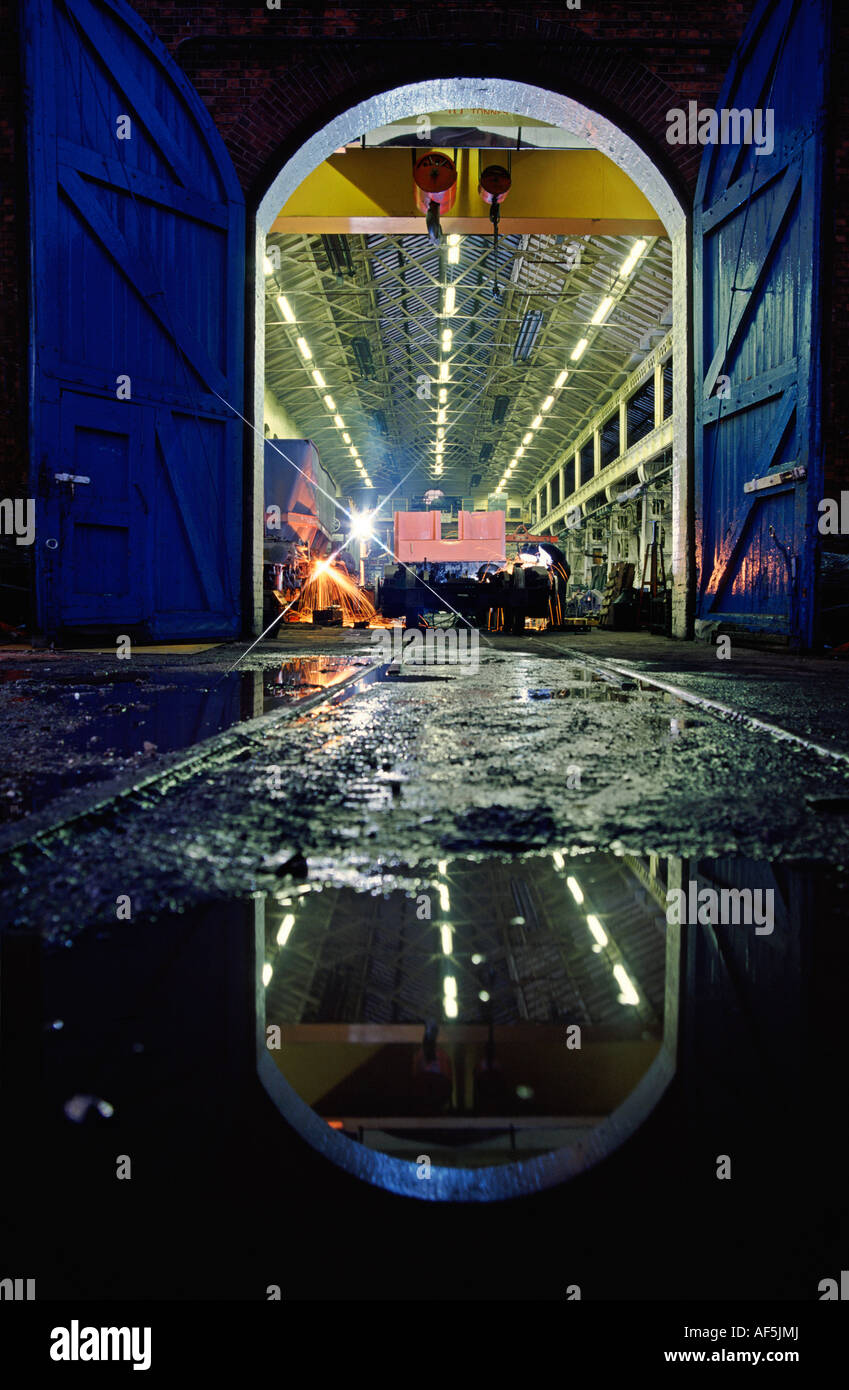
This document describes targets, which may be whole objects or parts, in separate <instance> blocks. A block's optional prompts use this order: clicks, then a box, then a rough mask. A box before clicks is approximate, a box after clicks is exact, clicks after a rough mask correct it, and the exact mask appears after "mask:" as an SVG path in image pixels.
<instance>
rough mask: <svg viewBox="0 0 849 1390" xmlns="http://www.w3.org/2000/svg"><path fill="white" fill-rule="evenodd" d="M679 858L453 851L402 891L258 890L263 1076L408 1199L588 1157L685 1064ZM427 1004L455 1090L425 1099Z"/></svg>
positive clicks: (355, 1168)
mask: <svg viewBox="0 0 849 1390" xmlns="http://www.w3.org/2000/svg"><path fill="white" fill-rule="evenodd" d="M677 865H680V861H675V860H672V861H670V876H671V875H673V874H674V872H675V868H676V866H677ZM665 868H666V865H665V862H664V861H658V860H656V859H654V858H652V859H645V860H637V859H634V858H631V857H629V856H617V855H613V854H604V855H599V854H596V855H582V856H580V857H578V858H575V859H565V858H564V857H563V856H562V855H561V854H559V853H554V854H548V855H530V856H525V857H523V858H518V859H514V860H507V859H505V858H503V857H502V858H499V859H494V858H490V859H483V858H477V859H475V860H472V859H453V860H452V861H450V863H448V862H446V861H441V862H440V864H439V865H438V867H437V868H436V869H435V870H434V873H433V875H432V876H429V878H428V880H427V881H425V882H420V883H418V884H417V885H416V886H415V888H414V889H411V888H410V887H409V885H408V891H407V892H406V893H405V892H404V891H403V889H402V888H396V889H395V890H394V891H392V892H390V893H388V894H386V895H382V896H381V895H374V894H373V893H369V892H367V891H362V892H355V891H354V890H353V889H351V888H341V889H337V888H332V887H324V888H323V890H322V891H318V892H317V891H316V888H315V886H310V885H303V887H302V889H301V891H300V893H299V892H290V893H280V894H278V895H276V896H275V897H272V898H268V899H264V900H263V899H260V900H257V917H256V959H257V987H256V993H257V1017H256V1025H257V1026H256V1043H257V1060H258V1069H259V1074H260V1078H261V1080H262V1082H263V1085H264V1086H265V1088H266V1090H267V1091H268V1093H269V1095H270V1096H271V1097H272V1099H273V1100H274V1102H275V1104H276V1105H277V1106H278V1108H279V1109H280V1110H281V1112H282V1113H283V1115H284V1116H285V1117H286V1119H287V1120H288V1121H289V1122H290V1123H291V1124H292V1125H293V1126H294V1128H295V1129H296V1130H297V1131H298V1132H299V1133H300V1134H301V1135H302V1136H303V1137H304V1138H305V1139H306V1140H307V1141H308V1142H309V1143H310V1144H311V1145H312V1146H313V1147H314V1148H315V1149H317V1150H318V1151H319V1152H321V1153H322V1154H324V1155H325V1156H326V1157H327V1158H329V1159H331V1161H333V1162H334V1163H336V1164H337V1165H338V1166H340V1167H342V1168H344V1169H346V1170H347V1171H348V1172H351V1173H353V1174H355V1175H356V1176H358V1177H361V1178H363V1179H365V1180H366V1181H367V1182H370V1183H373V1184H375V1185H377V1186H381V1187H385V1188H387V1189H388V1190H390V1191H393V1192H397V1193H401V1194H403V1195H408V1196H414V1197H418V1198H420V1199H425V1200H427V1199H430V1200H454V1201H491V1200H497V1199H499V1198H507V1197H511V1196H517V1195H520V1194H523V1193H529V1192H533V1191H537V1190H540V1189H542V1188H545V1187H549V1186H553V1185H554V1184H556V1183H559V1182H562V1181H564V1180H565V1179H567V1178H570V1177H574V1176H576V1175H577V1174H579V1173H582V1172H584V1171H586V1170H587V1169H589V1168H591V1167H592V1166H594V1165H595V1164H596V1163H598V1162H600V1161H601V1160H602V1159H603V1158H605V1157H606V1156H608V1155H609V1154H611V1153H613V1152H614V1151H615V1150H616V1149H618V1148H619V1147H620V1146H621V1145H622V1144H623V1143H624V1142H625V1140H626V1139H627V1138H629V1137H630V1136H631V1135H632V1134H634V1133H635V1131H636V1130H637V1129H638V1128H639V1127H640V1125H641V1124H642V1123H643V1122H644V1121H645V1119H646V1118H647V1117H648V1115H649V1114H650V1113H651V1111H652V1110H653V1109H654V1107H655V1105H656V1104H657V1102H658V1101H659V1099H660V1097H661V1096H662V1095H663V1093H664V1091H665V1090H666V1088H667V1086H668V1085H669V1082H670V1081H671V1079H672V1076H673V1074H674V1071H675V1061H674V1059H675V1056H676V1049H677V1019H678V979H679V974H680V941H679V935H678V929H677V928H676V927H667V926H666V923H665V918H664V911H665V901H666V899H665V893H666V887H667V886H675V884H674V883H673V882H670V884H669V885H667V883H666V881H665V879H664V878H663V873H664V871H665ZM427 912H430V916H427V915H426V914H427ZM420 914H425V915H423V916H420ZM451 981H453V982H454V983H453V985H452V984H451V983H450V982H451ZM481 993H483V995H484V998H483V999H481V997H480V995H481ZM487 996H488V997H487ZM451 998H456V999H457V1012H456V1015H455V1016H454V1017H453V1018H452V1014H453V1013H454V1008H453V1006H452V1005H451V1003H450V1002H449V1000H450V999H451ZM427 1017H433V1018H435V1019H436V1020H438V1021H439V1026H440V1033H439V1037H438V1039H437V1049H438V1057H439V1059H440V1061H441V1063H442V1067H443V1071H445V1072H447V1071H448V1070H449V1069H450V1071H451V1083H450V1087H449V1086H448V1084H447V1083H445V1082H444V1077H443V1078H442V1080H443V1084H446V1090H448V1089H450V1097H448V1098H442V1099H440V1098H436V1099H434V1094H433V1092H432V1091H431V1092H430V1093H429V1094H426V1095H425V1096H424V1099H423V1093H422V1088H421V1085H420V1084H419V1083H420V1082H421V1072H422V1071H423V1070H427V1067H426V1065H425V1059H423V1056H422V1047H421V1044H422V1036H423V1026H422V1025H423V1022H424V1020H425V1018H427ZM575 1023H578V1025H579V1027H580V1030H581V1032H580V1042H581V1046H580V1049H577V1048H575V1047H574V1046H571V1047H570V1045H569V1042H570V1040H571V1042H572V1043H573V1044H574V1042H575V1041H576V1040H577V1039H576V1035H575V1033H574V1025H575ZM275 1025H277V1026H279V1028H280V1034H281V1036H280V1041H281V1047H280V1048H279V1049H272V1050H269V1046H268V1042H269V1040H270V1041H271V1042H274V1041H276V1040H277V1039H276V1038H275V1036H274V1033H273V1032H272V1033H271V1034H270V1035H269V1034H268V1033H267V1031H266V1030H267V1028H269V1027H270V1028H272V1029H273V1028H274V1026H275ZM570 1030H572V1031H570ZM488 1045H491V1046H492V1047H493V1048H494V1057H493V1055H492V1053H491V1052H489V1050H488ZM436 1069H437V1066H434V1067H432V1068H431V1070H436ZM414 1073H415V1074H414ZM494 1073H495V1075H496V1077H497V1079H499V1080H500V1084H495V1086H494V1087H493V1085H492V1080H493V1074H494ZM498 1073H500V1078H498ZM487 1081H489V1083H490V1084H489V1085H487V1084H486V1083H487ZM314 1106H315V1108H313V1107H314ZM331 1125H333V1126H337V1127H331ZM338 1126H343V1127H344V1129H345V1130H346V1131H347V1132H340V1129H339V1128H338ZM399 1154H402V1155H405V1156H404V1157H399V1156H397V1155H399ZM422 1155H428V1157H429V1159H430V1162H431V1164H432V1166H431V1167H430V1169H429V1172H430V1176H429V1178H428V1179H427V1180H425V1179H424V1178H423V1177H422V1176H421V1174H422V1173H423V1172H424V1171H425V1169H424V1167H423V1166H422V1165H420V1164H418V1163H417V1161H416V1160H417V1159H419V1158H420V1156H422Z"/></svg>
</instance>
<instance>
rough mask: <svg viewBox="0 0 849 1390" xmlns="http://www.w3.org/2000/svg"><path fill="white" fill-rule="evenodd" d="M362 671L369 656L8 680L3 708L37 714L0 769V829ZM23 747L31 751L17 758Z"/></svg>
mask: <svg viewBox="0 0 849 1390" xmlns="http://www.w3.org/2000/svg"><path fill="white" fill-rule="evenodd" d="M368 664H369V663H368V659H367V658H363V659H361V660H357V659H353V660H352V659H349V658H343V657H337V656H311V657H303V658H292V659H289V660H285V661H282V662H280V663H278V664H275V665H274V666H270V667H266V668H265V670H264V671H261V672H259V671H257V672H254V671H233V672H231V673H230V674H229V675H219V674H218V673H216V672H213V671H206V672H203V673H200V672H196V671H195V672H186V671H174V672H168V673H165V674H163V673H162V672H161V671H160V672H157V674H156V675H152V674H149V673H147V672H145V671H138V672H136V673H135V674H134V675H133V678H132V679H131V680H128V679H124V678H120V679H116V678H115V677H114V676H113V674H112V673H109V672H99V673H95V674H92V675H88V676H87V677H86V679H85V680H79V679H76V678H74V677H69V676H62V675H59V676H56V677H53V676H52V674H51V676H50V677H49V678H47V679H46V678H45V675H44V674H43V673H42V674H41V675H35V676H33V675H32V674H31V673H30V674H25V673H22V672H17V673H13V672H7V673H6V676H7V679H8V689H9V692H10V693H9V695H8V696H7V697H6V698H7V702H8V703H9V704H10V705H11V706H12V707H14V706H16V705H20V704H30V705H32V706H33V707H34V708H33V710H32V712H31V716H30V718H29V719H28V722H27V726H26V727H25V728H24V729H23V730H20V731H16V734H15V744H16V747H17V752H16V755H15V763H14V765H11V764H10V765H8V766H6V767H4V768H3V769H2V771H0V823H2V822H4V821H10V820H17V819H20V818H21V817H22V816H24V815H27V814H28V813H30V812H31V811H34V810H38V809H40V808H41V807H43V806H46V805H48V804H49V802H50V801H52V800H53V798H54V797H56V796H58V795H59V794H60V793H63V792H66V791H68V790H71V789H75V788H82V787H85V786H90V785H92V784H93V783H96V782H100V781H103V780H104V779H105V778H108V777H110V776H114V775H116V774H118V773H121V772H127V771H131V770H132V769H133V768H135V767H142V766H145V765H146V764H154V763H155V759H156V757H157V756H160V755H162V754H165V753H173V752H176V751H177V750H179V749H181V748H189V747H191V746H193V745H194V744H196V743H200V742H201V741H202V740H203V739H207V738H211V737H212V736H213V735H214V734H218V733H221V732H222V731H223V730H224V729H227V728H230V727H231V726H232V725H233V724H237V723H239V722H241V721H242V720H244V719H252V718H254V717H255V716H256V715H259V714H262V713H265V712H268V711H269V710H272V709H278V708H280V707H281V705H282V704H285V703H292V704H296V703H297V702H298V701H299V700H302V699H305V698H307V697H308V696H310V695H314V694H316V693H317V692H319V691H321V690H323V689H326V688H328V687H329V686H332V685H334V684H335V683H336V682H338V681H340V680H344V679H345V678H346V677H347V676H349V675H351V674H353V673H354V672H356V670H357V669H358V667H360V666H366V665H368ZM42 708H43V717H41V710H42ZM10 715H12V716H14V708H11V709H10ZM45 736H46V737H45ZM27 740H28V741H29V744H30V748H29V753H28V754H24V755H23V756H22V752H21V750H22V749H23V748H24V747H25V744H26V742H27ZM11 744H12V740H11V738H10V740H9V746H10V747H11Z"/></svg>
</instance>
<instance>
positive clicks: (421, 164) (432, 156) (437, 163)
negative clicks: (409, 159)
mask: <svg viewBox="0 0 849 1390" xmlns="http://www.w3.org/2000/svg"><path fill="white" fill-rule="evenodd" d="M413 182H414V184H415V185H416V206H417V207H418V209H419V211H420V212H423V213H424V214H425V223H426V225H427V234H428V236H429V237H430V239H431V241H432V242H433V243H434V245H435V246H438V245H439V239H440V237H441V235H442V229H441V227H440V225H439V218H440V215H441V214H442V213H444V212H450V211H451V209H452V208H453V206H454V204H455V202H456V201H457V166H456V164H455V163H454V161H453V159H449V158H448V155H447V154H440V152H439V150H428V152H427V154H423V155H422V157H421V159H417V160H416V162H415V164H414V166H413Z"/></svg>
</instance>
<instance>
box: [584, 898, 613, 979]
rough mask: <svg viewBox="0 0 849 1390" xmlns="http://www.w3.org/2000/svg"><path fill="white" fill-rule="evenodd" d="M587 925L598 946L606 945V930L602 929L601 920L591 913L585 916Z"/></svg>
mask: <svg viewBox="0 0 849 1390" xmlns="http://www.w3.org/2000/svg"><path fill="white" fill-rule="evenodd" d="M587 926H588V927H589V929H590V931H591V932H592V934H593V936H594V937H595V939H596V941H597V942H598V944H599V946H606V945H607V932H606V931H605V930H604V927H603V926H602V925H601V922H600V921H599V920H598V918H597V917H594V916H593V915H592V913H591V914H590V916H589V917H588V918H587ZM614 973H615V972H614Z"/></svg>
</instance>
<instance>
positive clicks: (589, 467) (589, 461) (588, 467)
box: [578, 439, 593, 484]
mask: <svg viewBox="0 0 849 1390" xmlns="http://www.w3.org/2000/svg"><path fill="white" fill-rule="evenodd" d="M578 457H579V461H580V469H581V474H580V476H581V483H582V484H583V483H588V482H589V481H590V478H591V477H592V476H593V441H592V439H588V440H587V442H586V444H585V445H584V447H583V449H581V451H580V454H579V456H578Z"/></svg>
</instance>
